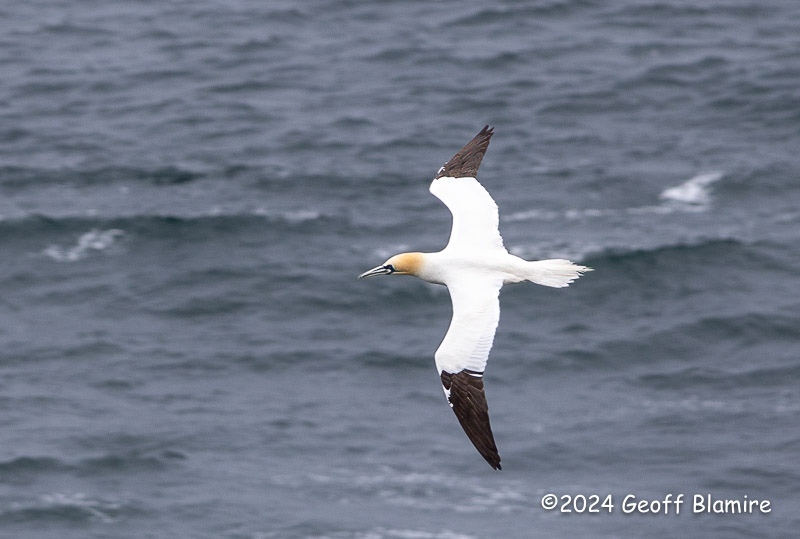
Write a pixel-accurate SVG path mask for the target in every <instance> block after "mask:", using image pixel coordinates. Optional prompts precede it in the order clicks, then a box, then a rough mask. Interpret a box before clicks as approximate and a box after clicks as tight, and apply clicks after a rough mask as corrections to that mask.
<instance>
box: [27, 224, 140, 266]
mask: <svg viewBox="0 0 800 539" xmlns="http://www.w3.org/2000/svg"><path fill="white" fill-rule="evenodd" d="M124 234H125V233H124V232H123V231H122V230H119V229H118V228H112V229H109V230H98V229H96V228H93V229H92V230H90V231H89V232H85V233H83V234H81V236H80V237H79V238H78V242H77V244H75V245H73V246H71V247H62V246H59V245H51V246H49V247H47V248H46V249H45V250H44V251H42V254H43V255H44V256H46V257H48V258H52V259H53V260H55V261H57V262H77V261H78V260H82V259H83V258H86V256H88V255H89V253H90V252H91V251H105V250H106V249H109V248H110V247H112V246H113V245H114V244H115V242H116V240H117V238H119V237H120V236H123V235H124Z"/></svg>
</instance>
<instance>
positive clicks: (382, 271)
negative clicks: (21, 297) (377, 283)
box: [358, 266, 394, 279]
mask: <svg viewBox="0 0 800 539" xmlns="http://www.w3.org/2000/svg"><path fill="white" fill-rule="evenodd" d="M393 271H394V269H392V267H391V266H378V267H377V268H372V269H371V270H369V271H365V272H364V273H362V274H361V275H359V276H358V278H359V279H365V278H367V277H375V276H376V275H389V274H390V273H392V272H393Z"/></svg>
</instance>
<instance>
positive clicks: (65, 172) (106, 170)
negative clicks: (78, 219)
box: [0, 166, 207, 188]
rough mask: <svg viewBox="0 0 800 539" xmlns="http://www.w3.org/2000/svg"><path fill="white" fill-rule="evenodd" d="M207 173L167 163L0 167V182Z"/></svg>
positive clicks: (97, 181) (183, 178) (158, 181)
mask: <svg viewBox="0 0 800 539" xmlns="http://www.w3.org/2000/svg"><path fill="white" fill-rule="evenodd" d="M206 176H207V175H206V173H204V172H198V171H192V170H187V169H183V168H180V167H174V166H167V167H160V168H151V169H148V168H134V167H100V168H96V169H70V168H33V167H18V166H5V167H0V185H2V186H3V187H8V188H29V187H30V186H32V185H33V186H41V185H42V184H59V185H63V184H72V185H108V184H109V183H129V182H131V183H134V184H136V183H141V182H146V183H151V184H153V185H174V184H183V183H187V182H191V181H194V180H198V179H200V178H204V177H206Z"/></svg>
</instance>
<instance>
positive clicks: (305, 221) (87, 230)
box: [0, 208, 350, 261]
mask: <svg viewBox="0 0 800 539" xmlns="http://www.w3.org/2000/svg"><path fill="white" fill-rule="evenodd" d="M316 226H324V227H330V228H333V229H334V230H335V229H338V228H340V227H347V226H350V220H349V219H348V218H347V217H344V216H339V215H330V214H326V213H324V212H321V211H318V210H314V209H298V210H288V211H275V212H272V211H269V210H267V209H264V208H256V209H254V210H252V211H246V212H239V213H223V212H222V211H221V210H219V209H218V208H211V209H210V210H208V211H204V212H197V213H188V212H187V213H185V214H132V215H125V216H113V215H107V216H102V215H88V216H87V215H63V216H50V215H41V214H32V215H25V216H22V217H18V218H7V219H2V218H0V239H3V240H11V239H13V238H14V237H25V238H31V237H36V236H43V237H51V236H54V235H58V236H63V235H64V234H76V233H77V234H79V235H78V236H76V237H75V239H74V243H72V242H70V243H67V244H61V245H53V246H51V247H52V248H51V247H48V248H47V253H45V254H46V256H48V257H50V258H53V259H57V260H67V261H71V260H73V259H80V258H81V257H82V256H85V254H87V253H89V252H91V251H92V250H103V249H107V248H109V247H111V246H113V245H114V244H115V243H117V242H119V240H120V239H122V238H124V237H125V236H126V235H127V234H131V233H135V234H139V235H142V234H143V235H146V236H149V235H163V234H164V233H180V232H181V231H183V230H185V231H196V232H202V231H207V230H216V231H234V230H240V229H249V228H257V229H259V230H262V231H276V230H277V231H283V232H291V231H300V232H302V231H304V230H306V229H307V227H312V228H313V227H316Z"/></svg>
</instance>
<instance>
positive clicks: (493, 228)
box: [358, 125, 591, 470]
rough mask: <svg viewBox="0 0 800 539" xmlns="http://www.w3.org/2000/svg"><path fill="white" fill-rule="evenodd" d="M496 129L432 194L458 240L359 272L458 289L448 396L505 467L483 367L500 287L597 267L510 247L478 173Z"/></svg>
mask: <svg viewBox="0 0 800 539" xmlns="http://www.w3.org/2000/svg"><path fill="white" fill-rule="evenodd" d="M493 133H494V128H493V127H492V128H490V127H489V126H488V125H487V126H485V127H484V128H483V129H482V130H481V131H480V133H478V134H477V135H476V136H475V138H473V139H472V140H471V141H469V143H467V145H466V146H464V147H463V148H461V150H459V151H458V153H456V154H455V156H453V158H452V159H450V160H449V161H448V162H447V163H445V164H444V166H443V167H441V168H440V169H439V172H438V173H437V174H436V177H435V178H434V179H433V181H432V182H431V186H430V192H431V193H433V195H434V196H436V197H437V198H438V199H439V200H441V201H442V202H444V204H445V206H447V207H448V208H449V209H450V212H451V213H452V214H453V226H452V229H451V231H450V241H449V242H448V243H447V246H446V247H445V248H444V249H443V250H442V251H439V252H438V253H401V254H398V255H395V256H393V257H391V258H389V260H387V261H386V262H384V263H383V264H381V265H380V266H378V267H375V268H372V269H371V270H369V271H366V272H364V273H362V274H361V275H359V276H358V278H359V279H363V278H365V277H375V276H377V275H413V276H414V277H419V278H420V279H423V280H425V281H428V282H429V283H435V284H443V285H445V286H447V289H448V290H449V292H450V300H451V302H452V304H453V318H452V320H451V321H450V327H449V328H448V330H447V333H446V334H445V336H444V339H443V340H442V343H441V344H440V345H439V348H438V349H437V350H436V353H435V354H434V359H435V362H436V368H437V369H438V371H439V378H440V380H441V382H442V388H443V389H444V394H445V397H446V398H447V402H448V403H449V404H450V407H451V408H452V409H453V411H454V412H455V414H456V417H457V418H458V421H459V423H460V424H461V427H462V428H463V429H464V432H465V433H466V434H467V436H468V437H469V439H470V441H472V444H473V445H474V446H475V448H476V449H477V450H478V452H479V453H480V454H481V455H482V456H483V458H484V459H486V462H488V463H489V465H490V466H491V467H492V468H494V469H495V470H500V469H502V467H501V466H500V455H499V454H498V452H497V446H496V445H495V441H494V435H493V434H492V427H491V425H490V424H489V409H488V407H487V405H486V395H485V393H484V391H483V372H484V369H485V367H486V361H487V359H488V358H489V350H491V348H492V343H493V341H494V334H495V330H496V329H497V323H498V321H499V320H500V299H499V295H500V288H501V287H502V286H503V285H504V284H510V283H518V282H522V281H531V282H533V283H536V284H540V285H544V286H552V287H554V288H562V287H565V286H568V285H569V284H570V283H571V282H572V281H574V280H575V279H577V278H578V277H580V276H581V275H582V274H583V273H584V272H586V271H591V268H587V267H586V266H579V265H577V264H573V263H572V262H570V261H569V260H563V259H549V260H537V261H533V262H531V261H527V260H523V259H522V258H519V257H517V256H514V255H512V254H510V253H509V252H508V251H507V250H506V248H505V247H504V246H503V238H501V237H500V231H499V227H498V222H499V214H498V210H497V204H496V203H495V201H494V200H493V199H492V197H491V195H489V192H488V191H486V189H485V188H484V187H483V186H482V185H481V184H480V183H478V180H477V179H476V176H477V174H478V167H479V166H480V164H481V160H482V159H483V156H484V154H485V153H486V149H487V148H488V147H489V139H491V138H492V134H493Z"/></svg>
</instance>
